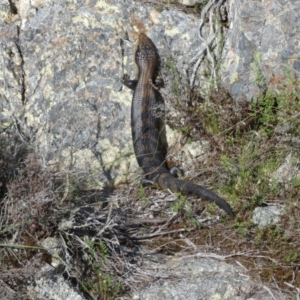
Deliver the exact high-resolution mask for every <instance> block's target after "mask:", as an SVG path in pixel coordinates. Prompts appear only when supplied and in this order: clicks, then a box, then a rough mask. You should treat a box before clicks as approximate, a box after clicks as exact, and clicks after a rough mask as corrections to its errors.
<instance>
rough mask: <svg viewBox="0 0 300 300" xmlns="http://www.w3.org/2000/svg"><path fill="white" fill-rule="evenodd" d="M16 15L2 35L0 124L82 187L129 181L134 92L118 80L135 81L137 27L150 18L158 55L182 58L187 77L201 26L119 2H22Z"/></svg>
mask: <svg viewBox="0 0 300 300" xmlns="http://www.w3.org/2000/svg"><path fill="white" fill-rule="evenodd" d="M7 3H8V2H6V4H7ZM6 7H7V5H6ZM18 10H19V15H18V16H17V17H16V18H15V19H16V20H15V21H14V22H12V23H10V25H7V26H6V27H4V28H2V29H1V31H2V35H4V37H5V38H4V39H2V42H1V47H2V56H3V59H2V60H1V61H0V64H1V70H2V71H3V72H1V75H0V80H1V83H2V84H1V95H2V96H1V98H2V100H3V101H1V120H2V126H5V127H14V128H15V129H16V128H17V131H18V135H20V136H21V137H22V139H23V140H24V141H26V142H27V143H28V144H29V145H30V147H32V148H34V150H35V151H36V152H37V153H38V154H39V155H40V156H41V159H42V160H43V161H44V162H45V164H46V165H48V166H51V168H52V169H53V170H56V171H68V172H72V173H76V174H77V176H78V183H80V181H81V182H82V185H84V186H85V187H89V188H91V187H92V188H100V187H103V186H104V185H106V184H109V185H112V184H115V185H116V184H119V183H125V182H127V181H129V180H132V178H133V176H134V174H136V170H138V167H137V164H136V162H135V158H134V156H133V151H132V141H131V129H130V106H131V92H130V91H129V90H127V89H123V87H122V84H121V81H120V78H121V77H122V73H123V72H127V71H129V72H130V73H131V75H132V74H133V72H132V70H133V59H132V53H133V49H134V43H133V41H134V39H133V33H134V30H133V27H134V26H135V23H136V24H139V22H141V21H140V20H145V21H143V26H144V27H145V28H146V30H148V31H149V35H150V37H151V38H152V39H153V41H154V43H155V44H156V46H157V48H158V50H159V52H160V54H161V57H162V58H163V59H164V60H166V59H167V58H168V57H170V56H175V55H176V67H177V68H178V69H179V70H181V71H182V73H183V74H184V72H185V70H186V69H187V66H188V65H187V64H188V63H187V62H188V59H189V58H188V57H187V55H186V54H187V53H190V52H191V53H192V52H195V51H196V47H197V44H198V41H197V39H194V36H196V32H197V20H196V19H194V18H193V17H191V16H186V15H184V14H183V13H181V12H176V11H175V12H174V11H165V10H164V11H162V12H158V11H157V10H156V9H155V8H154V7H151V6H144V7H141V6H137V5H136V4H135V3H134V2H130V1H124V2H120V1H115V0H113V1H104V0H103V1H86V2H85V3H82V1H75V0H74V1H64V0H60V1H55V2H53V1H50V0H45V1H32V2H25V1H21V2H20V3H19V5H18ZM4 17H5V16H4ZM4 17H2V18H4ZM136 20H138V21H136ZM127 33H128V34H129V37H130V40H131V41H130V42H129V41H127ZM163 37H165V38H163ZM122 53H123V54H122ZM124 65H126V68H124ZM166 81H168V80H166Z"/></svg>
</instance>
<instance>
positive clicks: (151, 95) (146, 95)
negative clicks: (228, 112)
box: [122, 33, 235, 218]
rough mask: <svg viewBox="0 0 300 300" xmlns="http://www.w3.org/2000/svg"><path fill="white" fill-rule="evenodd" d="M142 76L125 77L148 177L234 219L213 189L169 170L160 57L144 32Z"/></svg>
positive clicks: (138, 58) (139, 57) (139, 51)
mask: <svg viewBox="0 0 300 300" xmlns="http://www.w3.org/2000/svg"><path fill="white" fill-rule="evenodd" d="M135 63H136V65H137V68H138V77H137V79H135V80H130V79H129V78H128V75H127V76H126V75H125V76H124V78H123V80H122V83H123V84H124V85H125V86H127V87H129V88H130V89H132V90H134V92H133V97H132V106H131V131H132V140H133V148H134V152H135V156H136V159H137V162H138V164H139V166H140V167H141V168H142V169H143V171H144V173H145V176H146V179H144V180H143V181H142V183H151V184H154V185H155V186H157V187H158V188H160V189H162V190H165V191H168V190H170V191H171V192H174V193H182V194H194V195H196V196H198V197H201V198H204V199H205V200H208V201H210V202H213V203H215V204H216V205H218V206H219V207H220V208H221V209H223V210H224V211H225V212H226V213H227V214H228V215H229V216H231V217H232V218H234V217H235V215H234V213H233V211H232V209H231V207H230V205H229V204H228V203H227V202H226V201H225V200H224V199H222V198H221V197H219V196H218V195H216V194H215V193H213V192H212V191H210V190H208V189H206V188H205V187H202V186H200V185H197V184H194V183H191V182H189V181H185V180H182V179H180V178H177V177H176V176H175V175H177V173H178V172H179V171H180V170H179V169H178V168H176V167H175V168H171V169H170V170H169V169H168V167H167V165H166V160H165V151H164V149H163V146H162V143H161V134H162V129H161V128H162V120H161V116H160V115H159V114H158V113H157V108H158V107H159V105H160V103H159V102H160V101H159V99H161V98H162V96H161V95H160V93H159V89H158V86H157V85H156V82H155V80H156V79H157V75H158V69H159V64H160V59H159V55H158V51H157V49H156V47H155V45H154V44H153V42H152V40H151V39H150V38H148V37H147V35H146V34H144V33H140V34H139V36H138V39H137V47H136V51H135Z"/></svg>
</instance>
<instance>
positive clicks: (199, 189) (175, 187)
mask: <svg viewBox="0 0 300 300" xmlns="http://www.w3.org/2000/svg"><path fill="white" fill-rule="evenodd" d="M159 177H160V178H157V182H158V184H159V185H161V187H162V188H164V189H165V188H167V189H170V190H171V191H172V192H174V193H178V192H181V193H182V194H193V195H197V196H199V197H203V198H204V199H205V200H208V201H210V202H213V203H216V204H217V205H218V206H219V207H220V208H221V209H223V210H224V211H225V212H226V213H227V214H228V215H229V216H231V217H232V218H234V217H235V215H234V213H233V211H232V208H231V207H230V205H229V204H228V203H227V202H226V201H225V200H224V199H222V198H221V197H219V196H218V195H216V194H215V193H213V192H211V191H210V190H208V189H206V188H204V187H203V186H201V185H197V184H194V183H191V182H188V181H184V180H181V179H178V178H175V177H173V176H172V175H171V174H168V175H166V174H164V176H159Z"/></svg>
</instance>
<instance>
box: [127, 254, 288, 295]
mask: <svg viewBox="0 0 300 300" xmlns="http://www.w3.org/2000/svg"><path fill="white" fill-rule="evenodd" d="M157 267H158V266H157ZM158 268H159V267H158ZM159 271H160V272H162V271H164V272H162V274H164V276H167V275H171V274H172V276H174V277H175V278H174V279H169V280H163V279H162V280H160V281H159V282H157V283H155V284H152V285H151V286H150V287H148V288H146V289H145V290H143V291H141V292H139V293H136V294H135V295H134V296H133V297H132V299H135V300H142V299H143V300H150V299H155V300H173V299H178V300H181V299H182V300H183V299H189V300H194V299H222V300H227V299H228V300H229V299H230V300H233V299H234V300H242V299H249V300H250V299H251V300H261V299H264V300H271V299H273V300H274V299H278V300H279V299H282V300H284V299H285V297H284V296H282V295H279V294H277V293H276V292H274V291H270V290H268V288H265V287H263V286H262V285H260V284H256V283H254V282H253V281H251V280H249V277H248V276H247V275H245V274H243V272H241V270H239V269H238V268H235V267H233V266H230V265H228V264H226V263H223V262H216V260H213V259H210V258H175V259H169V260H168V261H167V263H166V267H165V268H164V269H163V270H162V269H159ZM176 276H178V278H176Z"/></svg>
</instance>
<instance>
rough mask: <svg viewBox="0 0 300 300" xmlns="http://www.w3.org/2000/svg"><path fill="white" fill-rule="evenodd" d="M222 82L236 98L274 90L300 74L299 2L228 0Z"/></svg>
mask: <svg viewBox="0 0 300 300" xmlns="http://www.w3.org/2000/svg"><path fill="white" fill-rule="evenodd" d="M229 2H230V11H229V21H230V30H229V33H228V36H227V38H226V43H225V49H224V52H223V64H222V74H221V78H222V84H223V85H224V86H225V87H226V89H228V90H229V92H230V94H231V95H232V97H233V98H234V99H236V100H241V99H247V100H252V99H255V98H257V97H258V96H259V95H260V93H262V92H265V91H266V90H267V89H273V90H275V91H277V90H280V89H282V87H283V86H284V85H288V84H289V83H290V82H291V81H292V80H293V79H294V78H297V77H298V76H299V75H300V57H299V51H300V44H299V42H298V41H299V39H300V2H298V1H288V0H279V1H267V0H264V1H259V0H254V1H247V0H230V1H229Z"/></svg>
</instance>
